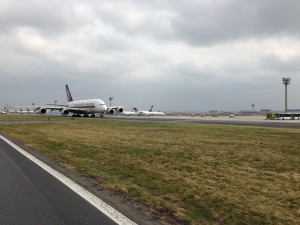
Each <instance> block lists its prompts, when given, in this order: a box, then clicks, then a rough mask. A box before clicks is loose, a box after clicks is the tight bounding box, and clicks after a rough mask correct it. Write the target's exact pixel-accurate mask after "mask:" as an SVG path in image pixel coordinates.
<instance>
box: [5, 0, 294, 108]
mask: <svg viewBox="0 0 300 225" xmlns="http://www.w3.org/2000/svg"><path fill="white" fill-rule="evenodd" d="M0 54H1V60H0V78H1V82H0V108H3V106H5V104H10V105H31V103H36V104H37V105H43V104H46V103H53V101H54V100H57V101H58V103H60V104H64V103H66V94H65V86H64V85H65V84H69V87H70V89H71V92H72V95H73V98H74V99H86V98H100V99H102V100H104V101H105V102H106V103H107V105H109V100H108V98H109V97H111V96H112V97H114V100H113V104H114V105H125V106H127V107H128V109H129V108H130V107H138V108H139V109H142V110H145V109H149V108H150V106H151V105H152V104H153V105H154V109H155V110H162V111H208V110H212V109H216V110H220V111H221V110H223V111H231V110H247V109H248V110H251V109H252V107H251V105H252V104H255V109H256V110H260V109H273V110H283V109H284V85H283V84H282V77H290V78H291V84H290V85H289V86H288V96H289V108H300V73H299V72H300V1H299V0H284V1H283V0H209V1H208V0H176V1H174V0H103V1H102V0H82V1H80V0H77V1H76V0H64V1H61V0H42V1H41V0H26V1H20V0H0Z"/></svg>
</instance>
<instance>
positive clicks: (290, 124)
mask: <svg viewBox="0 0 300 225" xmlns="http://www.w3.org/2000/svg"><path fill="white" fill-rule="evenodd" d="M107 118H110V119H115V120H126V121H139V122H152V123H182V124H214V125H228V126H251V127H269V128H293V129H299V128H300V120H266V119H265V116H235V117H234V118H230V117H228V116H219V117H211V116H206V117H200V116H150V117H147V116H110V117H107Z"/></svg>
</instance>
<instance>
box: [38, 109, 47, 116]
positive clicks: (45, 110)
mask: <svg viewBox="0 0 300 225" xmlns="http://www.w3.org/2000/svg"><path fill="white" fill-rule="evenodd" d="M38 112H39V113H40V114H42V115H44V114H45V113H46V112H47V109H44V108H41V109H40V110H39V111H38Z"/></svg>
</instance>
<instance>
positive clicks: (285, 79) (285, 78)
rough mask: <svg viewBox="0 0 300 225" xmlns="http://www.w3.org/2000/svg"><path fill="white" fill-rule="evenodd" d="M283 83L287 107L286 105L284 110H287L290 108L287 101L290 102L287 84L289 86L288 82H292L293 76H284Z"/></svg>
mask: <svg viewBox="0 0 300 225" xmlns="http://www.w3.org/2000/svg"><path fill="white" fill-rule="evenodd" d="M282 83H283V84H284V86H285V107H284V112H287V110H288V106H287V102H288V99H287V86H288V84H290V83H291V78H289V77H284V78H282Z"/></svg>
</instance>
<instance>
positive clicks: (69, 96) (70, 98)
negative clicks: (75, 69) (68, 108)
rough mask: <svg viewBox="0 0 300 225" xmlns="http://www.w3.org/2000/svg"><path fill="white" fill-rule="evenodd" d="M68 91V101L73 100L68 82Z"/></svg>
mask: <svg viewBox="0 0 300 225" xmlns="http://www.w3.org/2000/svg"><path fill="white" fill-rule="evenodd" d="M66 92H67V99H68V102H73V98H72V95H71V92H70V89H69V87H68V85H67V84H66Z"/></svg>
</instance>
